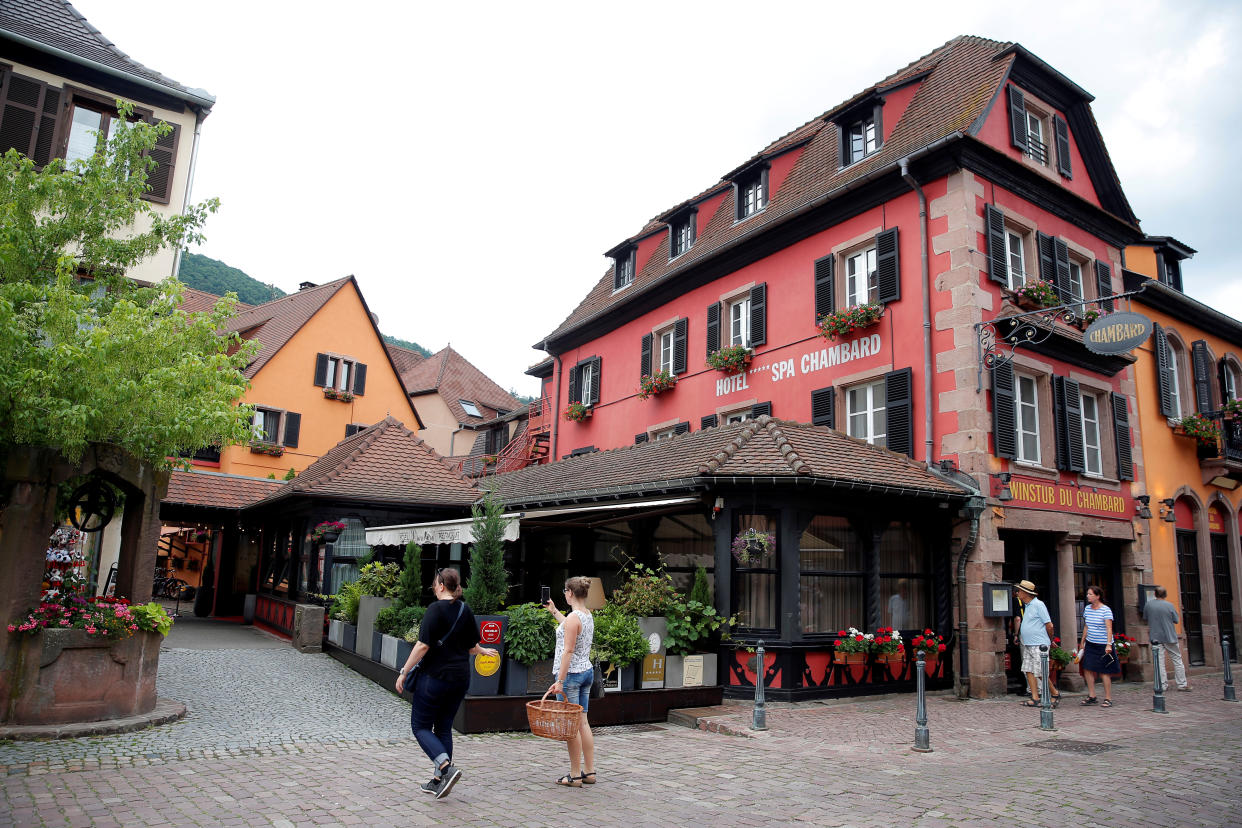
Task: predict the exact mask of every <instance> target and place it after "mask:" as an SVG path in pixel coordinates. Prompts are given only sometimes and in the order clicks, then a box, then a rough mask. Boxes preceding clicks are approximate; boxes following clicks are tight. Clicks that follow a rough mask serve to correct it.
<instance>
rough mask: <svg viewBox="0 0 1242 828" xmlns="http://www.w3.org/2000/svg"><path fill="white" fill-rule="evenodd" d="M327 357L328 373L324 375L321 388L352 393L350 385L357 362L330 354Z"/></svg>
mask: <svg viewBox="0 0 1242 828" xmlns="http://www.w3.org/2000/svg"><path fill="white" fill-rule="evenodd" d="M327 357H328V371H327V373H326V374H324V378H323V387H324V388H332V389H335V390H337V391H353V388H351V387H350V384H351V383H352V382H353V379H354V372H355V371H356V370H357V368H358V360H356V359H351V358H350V357H343V356H334V355H332V354H327Z"/></svg>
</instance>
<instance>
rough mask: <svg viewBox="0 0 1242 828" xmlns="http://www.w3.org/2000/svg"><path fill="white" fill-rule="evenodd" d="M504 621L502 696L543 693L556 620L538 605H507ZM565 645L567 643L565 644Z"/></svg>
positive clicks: (549, 670) (548, 675)
mask: <svg viewBox="0 0 1242 828" xmlns="http://www.w3.org/2000/svg"><path fill="white" fill-rule="evenodd" d="M507 615H508V623H507V624H505V631H504V640H505V655H506V656H507V657H506V658H505V682H504V685H505V695H506V696H525V695H527V694H530V693H535V692H538V693H540V694H542V693H543V691H544V690H547V689H548V687H549V686H550V685H551V684H552V656H553V654H554V653H555V652H556V619H555V618H553V617H552V613H550V612H548V611H547V610H546V609H544V608H543V607H542V606H540V605H539V604H536V603H534V602H533V601H532V602H531V603H529V604H518V605H517V606H513V607H509V609H508V611H507ZM567 646H568V645H567Z"/></svg>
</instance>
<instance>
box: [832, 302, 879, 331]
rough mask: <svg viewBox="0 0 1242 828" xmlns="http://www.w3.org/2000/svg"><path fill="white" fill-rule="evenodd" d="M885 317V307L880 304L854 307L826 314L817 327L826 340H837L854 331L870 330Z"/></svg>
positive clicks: (874, 303)
mask: <svg viewBox="0 0 1242 828" xmlns="http://www.w3.org/2000/svg"><path fill="white" fill-rule="evenodd" d="M883 315H884V306H883V305H881V304H880V303H879V302H872V303H871V304H869V305H854V306H853V307H849V308H846V309H845V310H839V311H837V312H835V313H826V314H824V315H823V316H821V317H820V318H819V323H818V324H817V325H816V327H818V328H819V335H820V336H822V337H823V338H824V339H836V338H837V337H838V336H844V335H845V334H848V333H851V332H853V331H857V330H861V329H862V328H869V327H871V326H872V325H874V324H875V323H877V322H879V321H880V317H882V316H883Z"/></svg>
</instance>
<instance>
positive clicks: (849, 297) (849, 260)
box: [845, 245, 880, 307]
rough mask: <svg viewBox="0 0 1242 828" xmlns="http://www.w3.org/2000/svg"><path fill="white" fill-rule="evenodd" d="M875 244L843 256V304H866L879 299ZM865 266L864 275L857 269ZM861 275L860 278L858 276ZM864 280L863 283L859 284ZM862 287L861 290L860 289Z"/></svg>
mask: <svg viewBox="0 0 1242 828" xmlns="http://www.w3.org/2000/svg"><path fill="white" fill-rule="evenodd" d="M875 262H876V253H875V246H874V245H873V246H871V247H868V248H867V249H865V250H860V251H858V252H857V253H853V254H850V255H849V256H847V257H846V258H845V304H846V306H847V307H849V306H851V305H866V304H869V303H872V302H877V301H879V299H880V281H879V276H878V275H877V271H876V265H875ZM860 264H861V265H862V266H863V267H864V268H865V271H866V272H865V275H864V274H860V273H859V271H858V267H859V265H860ZM860 276H862V278H860ZM860 282H864V284H861V285H860V284H859V283H860ZM860 288H862V290H860Z"/></svg>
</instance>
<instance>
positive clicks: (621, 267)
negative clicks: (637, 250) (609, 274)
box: [616, 253, 634, 290]
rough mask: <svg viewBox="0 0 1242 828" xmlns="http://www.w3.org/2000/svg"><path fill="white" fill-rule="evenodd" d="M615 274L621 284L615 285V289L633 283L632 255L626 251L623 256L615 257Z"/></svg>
mask: <svg viewBox="0 0 1242 828" xmlns="http://www.w3.org/2000/svg"><path fill="white" fill-rule="evenodd" d="M617 275H618V276H619V277H620V281H621V284H620V285H618V286H617V288H616V289H617V290H621V289H623V288H626V287H629V286H630V285H632V284H633V283H634V256H633V255H632V254H630V253H627V254H626V255H625V256H622V257H621V258H619V259H617Z"/></svg>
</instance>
